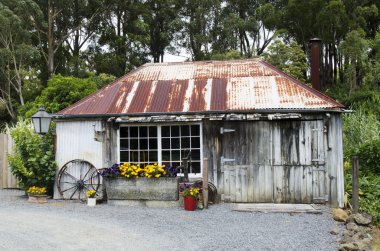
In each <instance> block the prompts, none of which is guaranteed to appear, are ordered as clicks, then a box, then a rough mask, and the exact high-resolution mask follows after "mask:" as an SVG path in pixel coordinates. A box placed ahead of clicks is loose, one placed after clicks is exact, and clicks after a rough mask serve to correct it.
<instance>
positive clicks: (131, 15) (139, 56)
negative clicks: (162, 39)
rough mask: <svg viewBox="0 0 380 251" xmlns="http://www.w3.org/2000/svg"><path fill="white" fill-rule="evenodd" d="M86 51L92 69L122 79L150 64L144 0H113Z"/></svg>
mask: <svg viewBox="0 0 380 251" xmlns="http://www.w3.org/2000/svg"><path fill="white" fill-rule="evenodd" d="M103 2H104V3H103V6H104V5H105V3H107V6H108V7H107V9H106V10H105V11H104V12H102V13H101V15H100V21H99V23H98V24H97V25H95V31H96V35H94V36H93V37H92V38H91V40H90V41H89V42H90V46H89V49H88V51H87V53H86V54H87V62H88V64H89V68H90V70H95V71H96V72H97V73H107V74H111V75H113V76H116V77H120V76H122V75H124V74H125V73H127V72H128V71H130V70H132V69H134V68H135V67H136V66H140V65H141V64H143V63H146V62H148V61H149V60H148V58H147V56H148V53H149V48H148V46H147V44H148V43H149V32H148V25H147V24H146V23H145V22H144V20H143V15H144V10H145V7H144V5H143V3H142V1H132V0H122V1H120V0H110V1H105V0H104V1H103Z"/></svg>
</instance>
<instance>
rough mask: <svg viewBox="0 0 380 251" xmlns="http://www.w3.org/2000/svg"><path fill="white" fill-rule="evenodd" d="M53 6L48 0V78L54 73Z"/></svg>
mask: <svg viewBox="0 0 380 251" xmlns="http://www.w3.org/2000/svg"><path fill="white" fill-rule="evenodd" d="M53 15H54V11H53V7H52V5H51V0H48V30H47V42H48V48H47V50H48V53H47V54H48V55H47V70H48V79H50V78H51V75H52V74H53V73H54V27H53Z"/></svg>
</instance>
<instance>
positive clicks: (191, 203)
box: [183, 196, 197, 211]
mask: <svg viewBox="0 0 380 251" xmlns="http://www.w3.org/2000/svg"><path fill="white" fill-rule="evenodd" d="M183 204H184V206H185V210H187V211H194V210H195V209H196V208H197V200H196V199H195V198H194V197H191V196H186V197H184V198H183Z"/></svg>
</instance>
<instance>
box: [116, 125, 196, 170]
mask: <svg viewBox="0 0 380 251" xmlns="http://www.w3.org/2000/svg"><path fill="white" fill-rule="evenodd" d="M119 135H120V141H119V147H120V162H133V163H139V164H142V165H146V164H152V163H159V164H165V165H169V166H170V167H173V166H174V167H177V166H180V165H181V164H182V162H181V161H182V159H183V158H184V157H186V156H188V155H189V153H190V161H191V165H190V170H189V173H193V174H200V173H201V127H200V125H198V124H197V125H162V126H150V125H148V126H145V125H144V126H120V132H119Z"/></svg>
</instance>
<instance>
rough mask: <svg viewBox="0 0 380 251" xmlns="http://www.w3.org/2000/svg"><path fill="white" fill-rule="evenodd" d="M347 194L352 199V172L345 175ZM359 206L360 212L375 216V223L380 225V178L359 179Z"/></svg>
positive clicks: (367, 177) (348, 171)
mask: <svg viewBox="0 0 380 251" xmlns="http://www.w3.org/2000/svg"><path fill="white" fill-rule="evenodd" d="M345 185H346V188H345V190H346V194H347V195H348V200H349V201H351V199H352V175H351V172H350V170H347V172H346V174H345ZM359 187H360V190H359V206H360V210H361V211H364V212H367V213H369V214H371V215H372V216H373V222H374V223H375V224H376V225H380V176H376V175H373V174H370V175H367V176H361V177H360V178H359Z"/></svg>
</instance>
